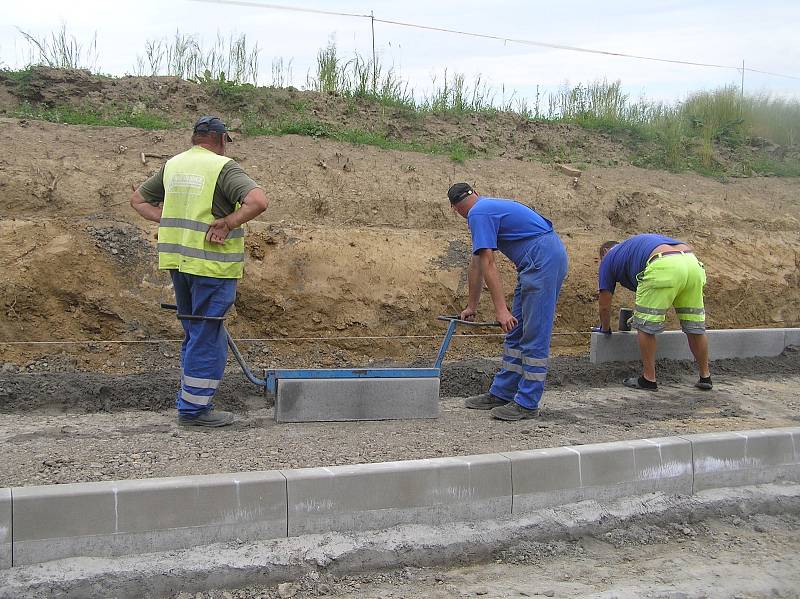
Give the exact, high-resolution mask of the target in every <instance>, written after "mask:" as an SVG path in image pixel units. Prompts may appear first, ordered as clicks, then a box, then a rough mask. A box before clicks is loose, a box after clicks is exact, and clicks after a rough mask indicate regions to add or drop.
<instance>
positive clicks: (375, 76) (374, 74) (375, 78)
mask: <svg viewBox="0 0 800 599" xmlns="http://www.w3.org/2000/svg"><path fill="white" fill-rule="evenodd" d="M369 18H370V23H371V24H372V93H377V91H378V61H377V60H376V59H375V12H374V11H369Z"/></svg>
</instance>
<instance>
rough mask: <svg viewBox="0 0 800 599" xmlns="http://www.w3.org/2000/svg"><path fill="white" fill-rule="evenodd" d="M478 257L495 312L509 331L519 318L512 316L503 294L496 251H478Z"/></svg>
mask: <svg viewBox="0 0 800 599" xmlns="http://www.w3.org/2000/svg"><path fill="white" fill-rule="evenodd" d="M478 259H479V263H480V267H481V275H483V280H484V281H486V286H487V287H488V288H489V293H490V294H491V296H492V303H493V304H494V312H495V315H496V317H497V320H498V322H500V327H501V328H502V329H503V332H504V333H508V332H509V331H510V330H511V329H513V328H514V327H515V326H517V319H516V318H514V316H512V314H511V312H509V310H508V306H507V305H506V298H505V295H504V294H503V282H502V281H501V280H500V273H499V272H498V271H497V265H496V264H495V262H494V252H493V251H492V250H489V249H483V250H479V251H478Z"/></svg>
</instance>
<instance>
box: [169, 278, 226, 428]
mask: <svg viewBox="0 0 800 599" xmlns="http://www.w3.org/2000/svg"><path fill="white" fill-rule="evenodd" d="M170 273H171V274H172V283H173V285H174V287H175V303H176V304H177V305H178V313H179V314H194V315H197V316H224V315H225V314H226V312H227V311H228V310H229V309H230V307H231V306H232V305H233V301H234V299H235V298H236V282H237V279H217V278H214V277H200V276H197V275H191V274H188V273H181V272H178V271H176V270H172V271H170ZM181 324H182V325H183V330H184V332H185V334H186V335H185V337H184V340H183V345H182V346H181V387H180V389H179V390H178V392H177V398H176V402H175V405H176V407H177V408H178V412H179V413H180V414H184V415H196V414H198V413H201V412H203V411H205V410H207V409H210V408H212V407H213V405H214V404H213V399H214V394H215V392H216V390H217V388H218V387H219V384H220V382H221V381H222V375H223V374H224V372H225V362H226V361H227V358H228V337H227V335H226V334H225V328H224V327H223V326H222V323H221V322H219V321H209V320H182V321H181Z"/></svg>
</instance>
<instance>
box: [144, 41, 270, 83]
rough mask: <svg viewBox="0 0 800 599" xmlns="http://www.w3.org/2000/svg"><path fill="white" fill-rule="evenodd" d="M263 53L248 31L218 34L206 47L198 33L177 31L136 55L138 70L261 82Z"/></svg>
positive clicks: (191, 76) (148, 44)
mask: <svg viewBox="0 0 800 599" xmlns="http://www.w3.org/2000/svg"><path fill="white" fill-rule="evenodd" d="M260 54H261V49H260V48H259V46H258V42H255V43H254V44H252V45H251V44H250V43H249V42H248V40H247V36H246V35H244V34H241V35H239V36H234V35H233V34H231V35H230V36H229V37H227V38H225V37H223V36H222V35H217V39H216V41H215V42H214V43H213V44H212V45H211V46H210V47H204V46H203V45H202V43H201V41H200V40H199V39H198V38H197V37H196V36H193V35H185V34H182V33H181V32H180V31H176V32H175V36H174V37H172V38H160V39H151V40H147V42H146V44H145V51H144V55H137V57H136V69H135V72H136V74H137V75H140V76H153V75H169V76H172V77H180V78H182V79H214V80H220V79H221V80H223V81H230V82H233V83H251V84H253V85H257V84H258V65H259V55H260Z"/></svg>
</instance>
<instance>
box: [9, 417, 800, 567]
mask: <svg viewBox="0 0 800 599" xmlns="http://www.w3.org/2000/svg"><path fill="white" fill-rule="evenodd" d="M781 481H800V427H791V428H775V429H762V430H754V431H739V432H724V433H709V434H701V435H689V436H684V437H665V438H658V439H642V440H634V441H619V442H613V443H602V444H595V445H578V446H574V447H559V448H553V449H535V450H530V451H516V452H509V453H498V454H486V455H479V456H464V457H449V458H436V459H427V460H412V461H403V462H383V463H375V464H360V465H350V466H335V467H331V468H303V469H298V470H283V471H268V472H244V473H238V474H216V475H208V476H186V477H176V478H161V479H143V480H126V481H117V482H99V483H79V484H67V485H50V486H39V487H18V488H12V489H0V566H2V567H5V568H8V567H10V566H12V565H13V566H23V565H26V564H36V563H41V562H46V561H50V560H58V559H64V558H72V557H81V556H82V557H118V556H125V555H136V554H143V553H152V552H159V551H168V550H178V549H187V548H190V547H195V546H200V545H208V544H211V543H218V542H230V541H237V540H238V541H248V542H249V541H260V540H264V539H277V538H282V537H295V536H298V535H308V534H315V533H329V532H333V531H339V532H356V531H366V530H378V529H385V528H390V527H395V526H399V525H405V524H417V525H420V524H427V525H439V524H443V523H447V522H455V521H485V520H494V519H498V518H507V517H511V516H521V515H524V514H527V513H531V512H533V511H536V510H540V509H543V508H549V507H553V506H559V505H564V504H570V503H574V502H580V501H586V500H592V501H599V502H604V501H611V500H615V499H618V498H621V497H627V496H636V495H643V494H648V493H660V494H665V495H679V496H690V495H692V494H694V493H697V492H700V491H703V490H707V489H715V488H720V487H733V486H742V485H753V484H763V483H771V482H781Z"/></svg>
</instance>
